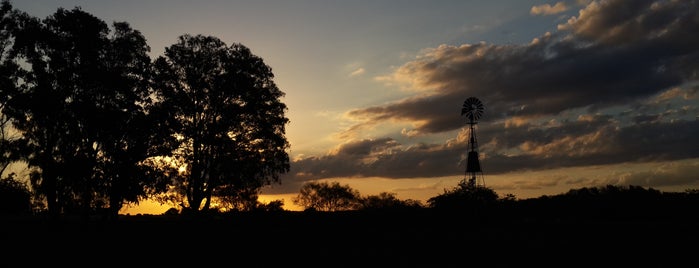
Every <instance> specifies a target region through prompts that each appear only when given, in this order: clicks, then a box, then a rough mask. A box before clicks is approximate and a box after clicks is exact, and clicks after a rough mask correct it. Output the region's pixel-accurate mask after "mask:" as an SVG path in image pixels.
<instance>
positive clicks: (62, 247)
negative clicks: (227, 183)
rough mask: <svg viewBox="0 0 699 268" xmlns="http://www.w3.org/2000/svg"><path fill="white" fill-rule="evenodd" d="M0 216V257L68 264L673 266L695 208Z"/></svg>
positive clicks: (691, 254)
mask: <svg viewBox="0 0 699 268" xmlns="http://www.w3.org/2000/svg"><path fill="white" fill-rule="evenodd" d="M5 222H6V223H7V224H6V225H5V227H3V233H4V234H3V237H5V238H6V239H5V240H4V244H5V245H13V246H12V247H11V250H9V251H8V250H6V251H5V252H6V253H8V255H6V256H8V257H11V258H13V257H15V256H47V257H50V258H44V257H37V259H35V261H38V262H42V261H48V260H51V261H52V264H58V263H65V264H73V265H80V264H83V263H84V264H88V263H92V262H93V261H94V260H99V261H100V262H103V264H104V265H107V264H109V265H110V266H112V265H130V264H133V263H138V264H140V265H147V266H150V265H159V266H160V265H178V264H180V265H181V264H184V263H195V264H197V265H203V266H207V265H217V266H218V265H219V264H226V266H232V267H237V266H246V267H284V266H287V267H291V266H293V267H298V266H306V267H309V266H310V267H368V266H372V267H374V266H385V267H484V266H486V265H487V266H496V267H519V266H532V265H536V266H542V265H543V266H555V267H582V266H592V267H598V266H604V267H610V266H619V267H628V266H636V265H641V266H643V267H675V266H677V265H679V264H681V263H686V262H695V256H696V254H697V252H699V251H697V250H699V228H698V227H699V224H698V223H699V217H697V215H696V214H694V215H688V214H685V215H676V216H671V217H668V216H663V217H642V218H638V217H637V218H589V219H585V218H579V217H575V218H571V217H568V218H556V217H526V216H516V217H508V216H503V215H500V216H497V217H494V216H492V215H491V216H486V217H474V216H473V215H459V214H454V213H442V212H435V211H429V210H424V211H409V212H379V211H375V212H334V213H320V212H315V213H309V212H267V213H241V214H236V215H225V216H218V217H210V218H207V219H199V218H197V219H194V218H185V217H182V216H163V215H158V216H154V215H139V216H122V218H120V219H118V220H117V221H100V220H95V219H92V220H85V219H79V218H76V219H63V220H61V221H57V222H55V221H48V220H42V219H36V218H21V219H20V218H11V219H7V220H5ZM228 264H230V265H228ZM178 266H179V265H178Z"/></svg>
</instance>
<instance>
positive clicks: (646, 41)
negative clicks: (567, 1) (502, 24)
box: [286, 0, 699, 183]
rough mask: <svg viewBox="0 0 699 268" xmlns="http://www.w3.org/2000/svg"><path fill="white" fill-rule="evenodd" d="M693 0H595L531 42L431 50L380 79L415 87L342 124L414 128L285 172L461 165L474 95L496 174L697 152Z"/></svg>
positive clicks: (484, 156) (383, 172)
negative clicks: (463, 113)
mask: <svg viewBox="0 0 699 268" xmlns="http://www.w3.org/2000/svg"><path fill="white" fill-rule="evenodd" d="M554 7H556V5H554V6H553V7H552V8H554ZM696 10H699V2H697V1H658V2H654V1H644V0H638V1H618V0H612V1H601V2H600V1H594V2H591V3H590V4H589V5H588V6H586V7H584V8H583V9H582V10H580V12H579V14H578V16H576V17H573V18H571V19H570V20H568V22H567V23H565V24H562V25H559V30H558V32H554V33H545V34H542V35H541V36H540V37H539V38H537V41H536V42H532V43H529V44H523V45H511V44H509V45H496V44H488V43H484V42H481V43H476V44H463V45H458V46H451V45H441V46H438V47H435V48H431V49H425V50H424V51H423V52H421V54H420V55H419V56H418V57H416V58H414V59H413V60H411V61H408V62H406V63H405V64H403V65H402V66H400V67H398V68H396V69H395V70H394V72H393V73H392V74H391V75H388V76H384V77H382V78H381V79H382V81H384V82H386V83H390V84H394V85H402V86H404V87H406V88H408V89H411V90H413V91H412V92H414V93H415V94H414V95H412V96H410V97H407V98H404V99H399V100H395V101H393V102H389V103H386V104H382V105H375V106H370V107H364V108H357V109H353V110H350V111H348V112H347V113H346V114H345V116H347V117H348V118H350V119H352V120H354V121H353V122H354V125H351V126H349V127H348V128H347V129H346V130H345V131H344V132H343V133H344V134H345V135H346V137H355V138H356V137H362V136H363V133H364V132H365V131H368V130H369V129H370V128H387V126H389V125H396V124H402V125H409V126H412V128H397V129H398V130H397V131H396V133H395V134H393V135H394V136H391V137H390V138H389V137H382V138H367V139H358V140H355V141H353V142H350V143H346V144H343V145H341V146H339V147H337V148H335V150H333V151H331V152H329V153H328V154H326V155H323V156H312V157H307V158H303V159H299V160H296V161H294V162H293V163H292V165H291V169H292V173H291V174H290V175H289V176H288V177H287V178H286V179H288V180H289V181H293V182H297V183H300V182H301V181H303V180H307V179H327V178H340V177H346V178H352V177H383V178H419V177H443V176H460V175H463V171H464V168H465V165H464V159H465V156H464V154H465V152H466V151H467V145H468V144H467V141H468V140H467V138H466V137H467V130H466V128H465V120H464V118H461V117H460V108H461V105H462V103H463V101H464V100H465V99H466V98H468V97H472V96H474V97H477V98H479V99H480V100H481V101H482V102H483V103H484V105H485V113H484V114H483V116H482V117H481V120H480V122H479V123H478V125H477V128H476V130H477V134H478V143H479V149H480V150H479V151H480V153H481V161H482V166H483V169H484V170H485V171H487V172H488V173H489V174H505V173H510V172H516V171H527V170H547V169H556V168H564V167H584V166H589V165H612V164H622V163H628V162H656V161H678V160H683V159H696V158H699V150H696V148H699V139H696V137H697V136H699V120H697V118H699V117H697V114H699V107H697V106H698V105H697V97H696V96H697V94H696V93H697V88H698V87H697V84H699V77H698V75H699V35H696V33H697V32H699V20H697V19H696V18H697V16H696ZM350 134H351V135H350ZM449 135H456V137H455V138H444V137H447V136H449ZM389 136H390V135H389ZM427 137H433V138H432V139H427ZM435 137H441V139H439V138H435ZM685 173H686V172H685ZM685 173H683V174H685ZM293 174H303V175H304V176H303V178H302V177H300V176H299V177H295V176H294V175H293ZM658 174H660V173H658ZM663 174H665V173H663ZM641 175H643V174H641ZM641 175H638V174H636V175H633V176H632V175H628V176H626V177H624V178H625V180H626V181H628V182H633V181H634V180H636V179H634V178H636V176H641ZM646 175H647V174H646ZM678 176H679V175H678Z"/></svg>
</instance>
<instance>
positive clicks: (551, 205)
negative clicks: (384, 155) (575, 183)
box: [293, 180, 699, 220]
mask: <svg viewBox="0 0 699 268" xmlns="http://www.w3.org/2000/svg"><path fill="white" fill-rule="evenodd" d="M293 202H294V203H295V204H297V205H300V206H302V207H304V208H305V211H325V212H336V211H384V212H386V211H423V210H432V211H436V212H445V213H447V214H454V215H462V216H463V215H466V216H470V217H474V218H518V219H526V218H531V219H546V218H549V219H554V220H555V219H559V220H560V219H571V218H579V219H595V218H597V219H601V218H604V219H624V218H638V217H643V218H662V219H666V218H668V217H679V218H683V217H688V216H689V217H696V218H699V214H696V213H695V212H694V211H695V210H696V208H697V207H699V190H695V189H687V190H685V191H684V192H661V191H659V190H656V189H653V188H644V187H641V186H633V185H629V186H614V185H606V186H599V187H583V188H579V189H571V190H569V191H568V192H566V193H562V194H558V195H553V196H548V195H543V196H540V197H536V198H527V199H517V198H516V197H515V196H514V195H512V194H506V195H503V196H500V195H498V194H497V193H496V192H495V191H494V190H492V189H491V188H488V187H484V186H477V185H474V184H471V183H468V182H467V181H465V180H462V181H461V182H460V183H459V184H457V185H456V186H454V187H453V188H450V189H444V192H443V193H441V194H439V195H436V196H434V197H431V198H429V199H428V200H427V203H426V204H423V203H422V202H420V201H418V200H412V199H407V200H400V199H397V198H396V197H395V194H392V193H387V192H384V193H380V194H379V195H369V196H362V195H361V194H360V193H359V192H358V191H356V190H354V189H352V188H351V187H350V186H349V185H340V184H339V183H337V182H332V183H331V182H308V183H306V184H304V185H303V186H302V188H301V190H300V192H299V194H298V195H297V196H296V198H294V199H293ZM692 214H693V215H692Z"/></svg>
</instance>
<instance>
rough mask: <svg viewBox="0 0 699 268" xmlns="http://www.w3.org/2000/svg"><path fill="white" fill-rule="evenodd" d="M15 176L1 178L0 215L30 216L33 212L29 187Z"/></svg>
mask: <svg viewBox="0 0 699 268" xmlns="http://www.w3.org/2000/svg"><path fill="white" fill-rule="evenodd" d="M14 176H15V174H14V173H10V174H8V176H7V177H5V178H0V215H2V214H12V215H29V214H31V212H32V203H31V194H30V192H29V187H27V185H26V184H25V183H23V182H21V181H18V180H16V179H15V178H14Z"/></svg>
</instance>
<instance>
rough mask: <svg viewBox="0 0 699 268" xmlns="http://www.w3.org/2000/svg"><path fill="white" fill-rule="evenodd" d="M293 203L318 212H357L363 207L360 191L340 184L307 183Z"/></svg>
mask: <svg viewBox="0 0 699 268" xmlns="http://www.w3.org/2000/svg"><path fill="white" fill-rule="evenodd" d="M292 201H293V202H294V204H296V205H299V206H302V207H304V208H305V209H307V210H316V211H343V210H355V209H358V208H359V207H360V206H361V196H360V194H359V191H357V190H355V189H352V187H350V186H349V185H340V183H339V182H332V183H329V182H307V183H305V184H303V186H301V190H300V191H299V194H298V195H297V196H296V197H294V198H293V200H292Z"/></svg>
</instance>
